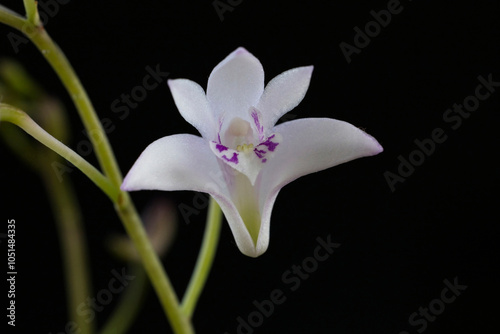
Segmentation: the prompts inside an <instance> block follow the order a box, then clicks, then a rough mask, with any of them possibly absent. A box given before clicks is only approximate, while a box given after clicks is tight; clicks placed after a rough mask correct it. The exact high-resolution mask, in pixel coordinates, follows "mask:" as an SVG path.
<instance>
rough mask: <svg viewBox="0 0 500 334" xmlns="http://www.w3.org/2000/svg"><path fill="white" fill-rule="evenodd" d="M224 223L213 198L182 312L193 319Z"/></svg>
mask: <svg viewBox="0 0 500 334" xmlns="http://www.w3.org/2000/svg"><path fill="white" fill-rule="evenodd" d="M221 222H222V212H221V209H220V207H219V205H218V204H217V202H216V201H215V200H214V199H213V198H212V197H211V198H210V206H209V209H208V217H207V225H206V227H205V234H204V236H203V243H202V245H201V249H200V253H199V255H198V260H197V262H196V266H195V269H194V272H193V275H192V276H191V280H190V281H189V285H188V288H187V290H186V293H185V295H184V298H183V300H182V311H183V312H184V314H185V315H186V316H187V317H189V318H191V316H192V315H193V312H194V309H195V307H196V303H197V302H198V299H199V297H200V294H201V291H202V290H203V287H204V286H205V283H206V281H207V278H208V274H209V273H210V268H211V267H212V264H213V261H214V257H215V252H216V250H217V245H218V243H219V235H220V229H221V225H222V224H221Z"/></svg>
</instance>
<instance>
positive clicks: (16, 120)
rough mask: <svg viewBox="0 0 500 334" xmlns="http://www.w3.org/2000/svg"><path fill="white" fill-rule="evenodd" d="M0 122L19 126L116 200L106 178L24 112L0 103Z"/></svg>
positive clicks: (116, 193)
mask: <svg viewBox="0 0 500 334" xmlns="http://www.w3.org/2000/svg"><path fill="white" fill-rule="evenodd" d="M0 121H6V122H10V123H13V124H15V125H17V126H19V127H20V128H21V129H23V130H24V131H26V132H27V133H28V134H29V135H31V136H32V137H33V138H35V139H36V140H38V141H39V142H40V143H42V144H43V145H45V146H47V147H48V148H50V149H51V150H53V151H54V152H56V153H57V154H59V155H60V156H62V157H63V158H65V159H66V160H68V161H69V162H71V163H72V164H73V165H75V167H76V168H78V169H79V170H81V171H82V172H83V173H84V174H85V175H87V176H88V178H89V179H91V180H92V181H93V182H94V183H95V184H96V185H97V186H98V187H99V188H101V189H102V190H103V191H104V192H105V193H106V195H108V196H109V197H110V198H111V199H112V200H116V199H117V198H118V191H117V189H116V188H115V187H113V185H112V184H111V183H110V182H109V180H108V178H106V177H105V176H104V175H102V174H101V172H99V171H98V170H97V169H96V168H95V167H94V166H92V165H91V164H90V163H89V162H88V161H87V160H85V159H83V158H82V157H81V156H80V155H78V154H77V153H76V152H75V151H73V150H72V149H70V148H69V147H67V146H66V145H64V144H63V143H61V142H60V141H59V140H57V139H56V138H54V137H52V136H51V135H50V134H49V133H47V132H46V131H45V130H44V129H42V128H41V127H40V126H39V125H38V124H36V123H35V121H33V120H32V119H31V118H30V117H29V116H28V115H27V114H26V113H25V112H23V111H21V110H19V109H16V108H14V107H11V106H9V105H6V104H3V103H0Z"/></svg>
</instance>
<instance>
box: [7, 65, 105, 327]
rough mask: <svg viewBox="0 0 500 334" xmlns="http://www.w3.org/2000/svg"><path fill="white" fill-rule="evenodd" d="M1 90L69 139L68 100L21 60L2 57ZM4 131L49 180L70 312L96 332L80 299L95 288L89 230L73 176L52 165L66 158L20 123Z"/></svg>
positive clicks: (11, 144) (14, 148) (9, 142)
mask: <svg viewBox="0 0 500 334" xmlns="http://www.w3.org/2000/svg"><path fill="white" fill-rule="evenodd" d="M0 95H1V96H3V97H4V102H8V103H11V104H15V105H18V106H21V107H22V108H23V109H24V110H27V111H28V113H29V114H30V115H31V116H32V117H33V118H34V119H35V120H37V123H39V124H41V125H42V126H43V127H44V128H45V129H47V130H49V131H50V132H51V133H54V134H55V135H56V136H57V137H58V138H59V139H60V140H62V141H64V142H67V140H68V138H67V137H68V136H67V132H66V131H65V129H67V128H68V125H67V122H66V119H65V113H64V110H63V108H62V105H61V104H60V103H59V102H58V101H56V100H54V99H52V98H50V97H48V96H47V95H45V94H44V93H43V92H42V90H41V89H40V88H39V87H38V86H37V85H36V83H34V81H33V80H31V78H30V77H29V76H28V75H27V74H26V73H25V71H24V70H23V69H22V68H21V66H20V65H18V64H17V63H15V62H12V61H6V60H2V61H1V62H0ZM2 126H3V125H2ZM0 134H1V135H2V137H3V140H4V142H5V143H6V144H7V145H8V146H9V147H10V149H11V150H12V151H13V152H14V153H16V154H17V155H18V156H19V158H20V159H21V160H22V161H24V162H25V163H26V164H27V165H28V166H30V167H31V168H32V169H33V170H34V171H35V172H36V173H38V174H39V175H40V177H41V179H42V181H43V183H44V185H45V188H46V190H47V195H48V199H49V202H50V204H51V206H52V210H53V212H54V215H55V220H56V225H57V231H58V234H59V240H60V244H61V253H62V259H63V268H64V276H65V282H66V291H67V294H66V299H67V305H68V316H69V319H70V320H71V321H74V322H75V323H76V326H77V328H79V329H80V330H81V333H82V334H87V333H94V330H95V328H94V327H95V323H94V322H86V321H85V319H84V318H83V317H81V316H79V315H78V314H77V308H78V305H79V304H80V303H82V302H83V301H85V300H86V298H87V297H89V296H92V295H93V294H92V289H91V283H90V282H91V280H90V272H89V264H88V258H87V254H88V251H87V243H86V239H85V235H86V234H85V230H84V226H83V223H82V216H81V210H80V207H79V205H78V200H77V199H76V196H75V193H74V191H73V186H72V184H71V181H70V180H69V179H68V180H64V182H61V181H60V180H59V179H58V177H57V174H55V173H54V171H53V169H52V163H54V162H59V163H62V162H63V160H62V159H61V158H60V157H59V156H58V155H57V154H55V153H54V152H53V151H51V150H47V149H46V148H45V147H43V146H41V145H39V144H38V143H36V142H33V141H31V140H29V139H28V138H26V136H25V135H24V134H22V133H21V132H20V131H19V130H18V129H15V128H12V127H6V128H3V129H2V131H1V132H0Z"/></svg>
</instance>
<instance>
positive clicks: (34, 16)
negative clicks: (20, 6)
mask: <svg viewBox="0 0 500 334" xmlns="http://www.w3.org/2000/svg"><path fill="white" fill-rule="evenodd" d="M24 8H25V9H26V18H27V19H28V21H29V22H31V23H33V24H34V25H38V24H40V17H39V16H38V11H37V8H36V1H35V0H24Z"/></svg>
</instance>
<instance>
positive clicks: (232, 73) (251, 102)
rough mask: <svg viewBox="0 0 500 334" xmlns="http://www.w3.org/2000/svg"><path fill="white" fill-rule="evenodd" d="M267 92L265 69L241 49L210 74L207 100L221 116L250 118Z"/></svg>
mask: <svg viewBox="0 0 500 334" xmlns="http://www.w3.org/2000/svg"><path fill="white" fill-rule="evenodd" d="M263 91H264V69H263V68H262V65H261V63H260V62H259V60H258V59H257V58H255V57H254V56H253V55H252V54H251V53H249V52H248V51H247V50H245V49H244V48H238V49H236V50H235V51H233V52H232V53H231V54H230V55H229V56H227V57H226V58H225V59H224V60H223V61H222V62H220V63H219V64H218V65H217V66H216V67H215V68H214V69H213V71H212V73H211V74H210V77H209V78H208V86H207V98H208V101H209V103H210V106H211V107H212V109H213V110H214V113H216V114H217V115H223V114H225V115H226V117H228V119H231V118H233V117H236V116H237V117H241V118H242V119H247V118H248V110H249V108H250V107H251V106H255V105H256V104H257V102H258V101H259V98H260V96H261V95H262V92H263Z"/></svg>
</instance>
